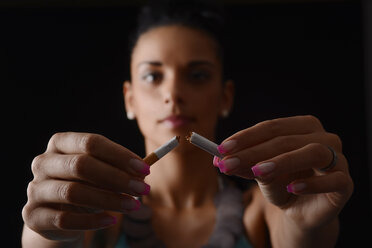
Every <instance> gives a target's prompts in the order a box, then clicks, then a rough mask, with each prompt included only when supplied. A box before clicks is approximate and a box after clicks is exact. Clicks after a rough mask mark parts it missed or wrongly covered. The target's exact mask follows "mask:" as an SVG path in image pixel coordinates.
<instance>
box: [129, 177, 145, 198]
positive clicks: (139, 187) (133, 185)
mask: <svg viewBox="0 0 372 248" xmlns="http://www.w3.org/2000/svg"><path fill="white" fill-rule="evenodd" d="M128 187H129V189H130V190H132V191H133V192H135V193H137V194H141V195H148V194H149V192H150V185H148V184H146V183H144V182H141V181H137V180H130V181H129V184H128Z"/></svg>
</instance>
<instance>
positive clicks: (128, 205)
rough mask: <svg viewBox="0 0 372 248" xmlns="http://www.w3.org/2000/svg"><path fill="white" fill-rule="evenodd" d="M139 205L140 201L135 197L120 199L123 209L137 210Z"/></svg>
mask: <svg viewBox="0 0 372 248" xmlns="http://www.w3.org/2000/svg"><path fill="white" fill-rule="evenodd" d="M140 205H141V202H140V201H139V200H136V199H131V198H129V199H124V200H123V201H122V207H123V209H124V210H138V209H139V207H140Z"/></svg>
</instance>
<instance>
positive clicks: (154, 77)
mask: <svg viewBox="0 0 372 248" xmlns="http://www.w3.org/2000/svg"><path fill="white" fill-rule="evenodd" d="M160 77H161V75H160V74H159V73H153V72H152V73H147V74H145V75H144V76H143V77H142V80H143V81H145V82H147V83H153V82H157V81H159V80H160Z"/></svg>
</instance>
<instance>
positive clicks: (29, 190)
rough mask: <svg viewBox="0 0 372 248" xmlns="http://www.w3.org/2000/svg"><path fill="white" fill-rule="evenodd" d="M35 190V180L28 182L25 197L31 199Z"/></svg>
mask: <svg viewBox="0 0 372 248" xmlns="http://www.w3.org/2000/svg"><path fill="white" fill-rule="evenodd" d="M35 191H36V187H35V182H33V181H31V182H29V183H28V185H27V198H28V200H29V201H30V200H31V199H34V197H35Z"/></svg>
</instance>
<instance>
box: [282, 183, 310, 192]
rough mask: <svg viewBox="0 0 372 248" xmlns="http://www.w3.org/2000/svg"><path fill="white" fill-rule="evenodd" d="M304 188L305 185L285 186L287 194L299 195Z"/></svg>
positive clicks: (293, 184)
mask: <svg viewBox="0 0 372 248" xmlns="http://www.w3.org/2000/svg"><path fill="white" fill-rule="evenodd" d="M305 188H306V184H305V183H292V184H289V185H288V186H287V191H288V192H289V193H299V192H301V191H303V190H304V189H305Z"/></svg>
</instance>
